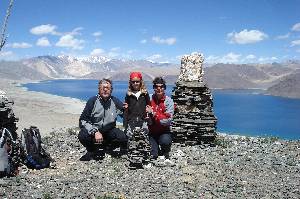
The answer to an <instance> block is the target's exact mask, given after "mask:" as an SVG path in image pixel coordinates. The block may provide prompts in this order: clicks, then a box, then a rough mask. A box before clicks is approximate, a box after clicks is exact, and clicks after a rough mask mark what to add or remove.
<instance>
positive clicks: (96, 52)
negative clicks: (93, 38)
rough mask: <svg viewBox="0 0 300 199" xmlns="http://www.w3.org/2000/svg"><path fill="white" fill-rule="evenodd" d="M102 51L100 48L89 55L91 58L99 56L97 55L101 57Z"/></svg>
mask: <svg viewBox="0 0 300 199" xmlns="http://www.w3.org/2000/svg"><path fill="white" fill-rule="evenodd" d="M104 52H105V51H104V50H103V49H101V48H96V49H94V50H93V51H92V52H91V53H90V54H91V55H92V56H99V55H103V54H104Z"/></svg>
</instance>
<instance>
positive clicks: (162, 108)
mask: <svg viewBox="0 0 300 199" xmlns="http://www.w3.org/2000/svg"><path fill="white" fill-rule="evenodd" d="M150 103H151V107H152V110H153V117H152V124H151V125H149V132H150V134H154V135H157V134H162V133H165V132H170V126H171V122H172V119H173V114H174V102H173V100H172V99H171V98H170V97H169V96H166V95H165V96H164V97H163V98H162V99H160V100H157V99H156V98H155V95H152V96H151V101H150Z"/></svg>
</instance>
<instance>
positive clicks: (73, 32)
mask: <svg viewBox="0 0 300 199" xmlns="http://www.w3.org/2000/svg"><path fill="white" fill-rule="evenodd" d="M81 30H83V28H82V27H77V28H74V29H73V30H72V31H71V32H69V33H66V35H73V36H75V35H81V32H80V31H81Z"/></svg>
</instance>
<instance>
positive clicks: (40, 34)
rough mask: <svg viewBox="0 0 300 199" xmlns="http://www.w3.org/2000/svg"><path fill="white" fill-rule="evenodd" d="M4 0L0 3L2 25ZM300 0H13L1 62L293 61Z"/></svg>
mask: <svg viewBox="0 0 300 199" xmlns="http://www.w3.org/2000/svg"><path fill="white" fill-rule="evenodd" d="M8 4H9V0H1V1H0V23H1V27H2V25H3V19H4V17H5V13H6V9H7V6H8ZM299 10H300V0H226V1H223V0H206V1H204V0H14V4H13V8H12V12H11V15H10V17H9V23H8V27H7V35H8V38H7V43H6V45H5V47H4V48H3V49H2V51H1V52H0V60H20V59H24V58H30V57H35V56H42V55H55V56H56V55H70V56H76V57H88V56H106V57H109V58H118V59H146V60H150V61H154V62H171V63H179V62H180V58H181V56H182V55H185V54H190V53H192V52H200V53H203V54H204V57H205V61H206V62H208V63H217V62H222V63H271V62H282V61H285V60H291V59H292V60H294V59H297V60H300V11H299Z"/></svg>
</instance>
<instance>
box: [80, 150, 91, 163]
mask: <svg viewBox="0 0 300 199" xmlns="http://www.w3.org/2000/svg"><path fill="white" fill-rule="evenodd" d="M93 159H94V152H90V151H88V152H86V154H84V155H83V156H81V158H80V159H79V160H80V161H91V160H93Z"/></svg>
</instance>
